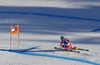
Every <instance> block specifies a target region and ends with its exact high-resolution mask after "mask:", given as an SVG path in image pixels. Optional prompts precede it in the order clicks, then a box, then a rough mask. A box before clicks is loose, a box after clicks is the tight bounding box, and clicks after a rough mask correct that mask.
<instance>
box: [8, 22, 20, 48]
mask: <svg viewBox="0 0 100 65" xmlns="http://www.w3.org/2000/svg"><path fill="white" fill-rule="evenodd" d="M16 33H18V43H19V47H20V38H19V23H18V21H17V25H16V26H14V27H12V23H11V34H10V49H11V45H12V35H13V34H16Z"/></svg>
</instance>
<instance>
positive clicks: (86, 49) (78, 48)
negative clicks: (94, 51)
mask: <svg viewBox="0 0 100 65" xmlns="http://www.w3.org/2000/svg"><path fill="white" fill-rule="evenodd" d="M76 50H82V51H89V50H88V49H82V48H76Z"/></svg>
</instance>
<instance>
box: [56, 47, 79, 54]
mask: <svg viewBox="0 0 100 65" xmlns="http://www.w3.org/2000/svg"><path fill="white" fill-rule="evenodd" d="M54 49H58V50H62V51H68V50H67V49H61V48H58V47H54ZM68 52H75V53H80V51H75V50H70V51H68Z"/></svg>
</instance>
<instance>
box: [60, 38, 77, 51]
mask: <svg viewBox="0 0 100 65" xmlns="http://www.w3.org/2000/svg"><path fill="white" fill-rule="evenodd" d="M60 39H61V44H60V48H61V49H62V47H63V48H64V49H66V50H67V51H72V50H71V49H76V50H78V48H77V47H75V46H72V44H71V43H70V39H68V38H65V37H64V36H61V37H60ZM63 44H64V45H63Z"/></svg>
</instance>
